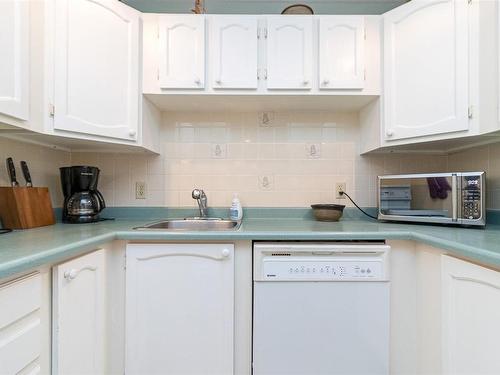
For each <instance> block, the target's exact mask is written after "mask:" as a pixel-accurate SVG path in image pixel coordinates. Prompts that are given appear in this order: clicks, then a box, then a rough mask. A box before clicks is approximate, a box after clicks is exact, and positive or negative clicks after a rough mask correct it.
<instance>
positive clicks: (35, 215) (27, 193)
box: [0, 187, 56, 229]
mask: <svg viewBox="0 0 500 375" xmlns="http://www.w3.org/2000/svg"><path fill="white" fill-rule="evenodd" d="M0 218H1V220H2V224H3V227H4V228H10V229H29V228H36V227H43V226H46V225H52V224H55V222H56V218H55V216H54V210H53V209H52V203H51V201H50V194H49V189H48V188H44V187H0Z"/></svg>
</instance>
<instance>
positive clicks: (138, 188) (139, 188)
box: [135, 181, 146, 199]
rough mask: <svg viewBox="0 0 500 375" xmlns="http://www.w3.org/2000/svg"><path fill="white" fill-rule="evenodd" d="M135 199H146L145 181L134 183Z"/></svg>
mask: <svg viewBox="0 0 500 375" xmlns="http://www.w3.org/2000/svg"><path fill="white" fill-rule="evenodd" d="M135 199H146V183H145V182H144V181H137V182H136V183H135Z"/></svg>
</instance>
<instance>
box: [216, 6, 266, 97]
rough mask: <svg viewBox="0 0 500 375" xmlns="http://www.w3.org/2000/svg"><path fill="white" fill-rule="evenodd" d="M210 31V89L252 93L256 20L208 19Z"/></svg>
mask: <svg viewBox="0 0 500 375" xmlns="http://www.w3.org/2000/svg"><path fill="white" fill-rule="evenodd" d="M210 31H211V44H210V53H211V61H212V87H213V88H216V89H256V88H257V62H258V53H257V37H258V35H257V17H255V16H217V17H212V19H211V26H210Z"/></svg>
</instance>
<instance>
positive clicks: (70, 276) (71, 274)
mask: <svg viewBox="0 0 500 375" xmlns="http://www.w3.org/2000/svg"><path fill="white" fill-rule="evenodd" d="M96 270H97V267H94V266H86V267H83V268H80V269H79V270H77V269H76V268H72V269H70V270H68V271H64V278H65V279H66V280H68V281H71V280H74V279H76V277H77V276H78V275H79V274H80V272H82V271H96Z"/></svg>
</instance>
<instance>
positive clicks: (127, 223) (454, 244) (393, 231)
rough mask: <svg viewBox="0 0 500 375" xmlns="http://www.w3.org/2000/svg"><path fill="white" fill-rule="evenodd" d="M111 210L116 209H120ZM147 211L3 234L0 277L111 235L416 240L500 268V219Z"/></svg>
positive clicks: (185, 238) (146, 238) (303, 212)
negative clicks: (235, 221)
mask: <svg viewBox="0 0 500 375" xmlns="http://www.w3.org/2000/svg"><path fill="white" fill-rule="evenodd" d="M292 210H293V209H292ZM109 212H111V213H113V214H117V212H116V211H115V212H113V211H109ZM145 212H146V211H145V210H142V214H141V213H139V214H137V212H136V213H135V214H134V219H130V218H121V217H120V215H114V216H115V217H116V220H114V221H103V222H99V223H93V224H80V225H75V224H61V223H58V224H56V225H53V226H50V227H43V228H36V229H30V230H25V231H14V232H12V233H8V234H4V235H0V278H3V277H8V276H11V275H14V274H17V273H22V272H26V271H28V270H30V269H33V268H35V267H39V266H42V265H48V264H53V263H57V262H61V261H63V260H66V259H69V258H71V257H74V256H77V255H79V254H82V253H85V252H86V251H90V250H92V249H94V248H96V247H98V246H100V245H102V244H104V243H106V242H110V241H113V240H135V241H150V240H156V241H157V240H164V241H177V240H182V241H203V240H210V241H235V240H315V241H317V240H385V239H386V240H395V239H397V240H415V241H419V242H422V243H424V244H428V245H431V246H435V247H438V248H441V249H444V250H448V251H449V253H451V254H455V255H457V256H461V257H465V258H468V259H470V260H473V261H477V262H480V263H483V264H486V265H490V266H492V267H496V268H500V225H496V224H495V225H493V224H492V225H488V226H487V227H486V228H485V229H477V228H457V227H444V226H434V225H414V224H412V225H409V224H397V223H382V222H377V221H375V220H370V219H364V218H360V217H359V216H358V217H356V215H350V214H346V215H345V217H344V218H343V219H342V220H341V221H340V222H338V223H324V222H317V221H314V220H313V219H311V218H310V214H309V212H310V210H304V209H296V210H295V211H292V212H295V214H292V215H291V214H290V213H289V211H286V212H285V211H284V210H283V211H282V212H281V214H278V215H272V214H269V213H268V214H264V215H248V218H245V219H244V220H243V224H242V226H241V227H240V229H239V230H237V231H225V232H206V231H204V232H190V231H177V232H172V231H171V232H167V231H165V232H157V231H150V232H147V231H136V230H133V228H134V227H137V226H141V225H144V224H146V223H148V222H151V221H155V220H157V219H158V218H159V217H175V216H173V215H174V214H176V216H177V217H184V216H185V215H182V214H183V213H185V212H186V211H179V210H178V211H176V212H174V211H172V212H169V213H168V214H165V210H163V211H161V214H162V216H160V214H159V212H160V211H158V210H156V211H154V212H155V214H152V215H146V214H144V213H145ZM190 212H191V213H192V211H190ZM287 212H288V213H287ZM284 213H285V214H284ZM188 216H189V215H188Z"/></svg>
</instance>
